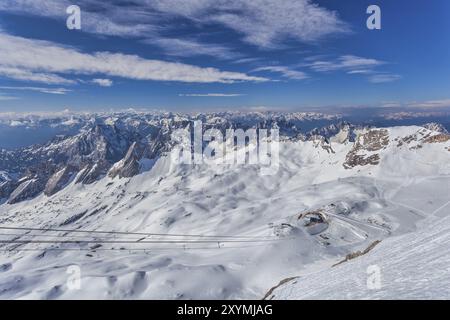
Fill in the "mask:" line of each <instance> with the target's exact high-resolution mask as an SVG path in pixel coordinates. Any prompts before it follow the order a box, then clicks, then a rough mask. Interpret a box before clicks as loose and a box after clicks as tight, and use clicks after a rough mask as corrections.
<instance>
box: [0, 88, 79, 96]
mask: <svg viewBox="0 0 450 320" xmlns="http://www.w3.org/2000/svg"><path fill="white" fill-rule="evenodd" d="M0 89H3V90H21V91H36V92H41V93H49V94H59V95H63V94H66V93H68V92H71V91H72V90H69V89H66V88H42V87H0Z"/></svg>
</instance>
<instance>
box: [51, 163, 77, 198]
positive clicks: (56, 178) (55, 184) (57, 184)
mask: <svg viewBox="0 0 450 320" xmlns="http://www.w3.org/2000/svg"><path fill="white" fill-rule="evenodd" d="M75 170H76V168H75V167H72V166H66V167H64V168H63V169H61V170H59V171H58V172H56V173H55V174H53V175H52V176H51V177H50V179H49V180H48V181H47V184H46V185H45V189H44V194H45V195H46V196H52V195H54V194H55V193H57V192H58V191H60V190H61V189H62V188H64V187H65V186H66V185H67V183H68V182H69V181H70V179H71V178H72V177H73V175H74V174H75Z"/></svg>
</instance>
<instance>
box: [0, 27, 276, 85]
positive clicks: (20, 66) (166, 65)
mask: <svg viewBox="0 0 450 320" xmlns="http://www.w3.org/2000/svg"><path fill="white" fill-rule="evenodd" d="M61 74H63V75H65V76H67V75H96V74H102V75H106V76H113V77H114V76H115V77H122V78H127V79H133V80H158V81H180V82H197V83H211V82H218V83H234V82H240V81H267V80H268V79H267V78H263V77H254V76H249V75H247V74H245V73H241V72H228V71H221V70H219V69H216V68H203V67H197V66H194V65H189V64H184V63H173V62H166V61H161V60H150V59H144V58H141V57H139V56H137V55H127V54H121V53H111V52H95V53H84V52H81V51H79V50H77V49H74V48H68V47H63V46H61V45H59V44H56V43H54V42H49V41H41V40H33V39H27V38H23V37H17V36H11V35H8V34H4V33H0V75H3V76H6V77H9V78H13V79H18V80H27V81H37V82H43V83H51V84H54V83H59V84H68V83H74V82H75V81H74V80H70V79H67V78H64V77H62V76H61Z"/></svg>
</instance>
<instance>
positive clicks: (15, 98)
mask: <svg viewBox="0 0 450 320" xmlns="http://www.w3.org/2000/svg"><path fill="white" fill-rule="evenodd" d="M17 99H19V98H17V97H13V96H5V95H3V94H2V93H0V101H9V100H17Z"/></svg>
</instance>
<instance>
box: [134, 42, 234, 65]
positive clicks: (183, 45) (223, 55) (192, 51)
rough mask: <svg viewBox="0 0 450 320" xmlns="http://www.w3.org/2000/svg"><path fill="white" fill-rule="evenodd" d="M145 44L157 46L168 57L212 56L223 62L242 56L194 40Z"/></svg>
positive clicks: (222, 47) (218, 46)
mask: <svg viewBox="0 0 450 320" xmlns="http://www.w3.org/2000/svg"><path fill="white" fill-rule="evenodd" d="M143 42H145V43H148V44H152V45H156V46H158V47H160V48H162V49H163V50H164V52H165V53H166V54H167V55H171V56H177V57H193V56H210V57H215V58H218V59H222V60H230V59H238V58H241V57H242V55H241V54H240V53H237V52H233V51H232V50H231V49H230V48H228V47H225V46H222V45H218V44H210V43H202V42H199V41H197V40H192V39H174V38H165V39H164V38H161V39H147V40H144V41H143Z"/></svg>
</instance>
